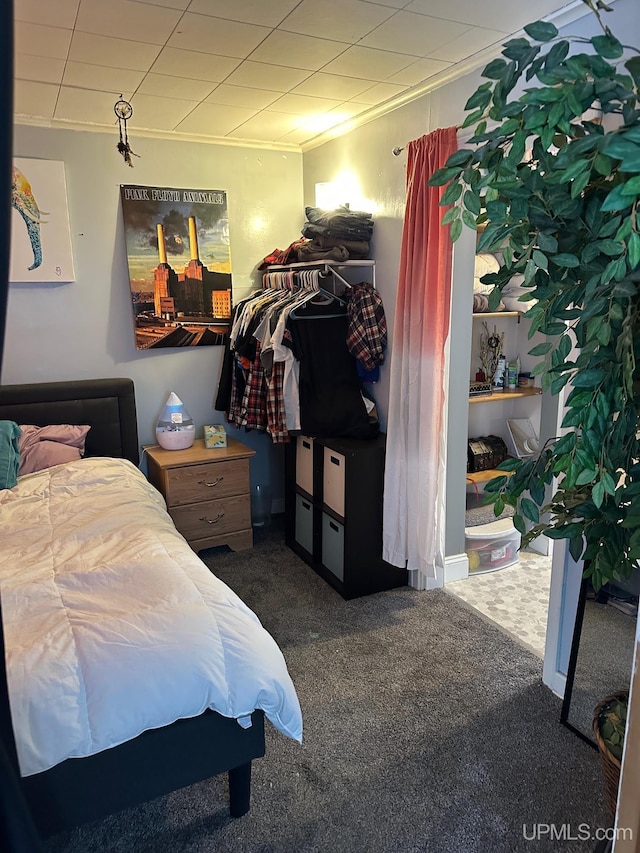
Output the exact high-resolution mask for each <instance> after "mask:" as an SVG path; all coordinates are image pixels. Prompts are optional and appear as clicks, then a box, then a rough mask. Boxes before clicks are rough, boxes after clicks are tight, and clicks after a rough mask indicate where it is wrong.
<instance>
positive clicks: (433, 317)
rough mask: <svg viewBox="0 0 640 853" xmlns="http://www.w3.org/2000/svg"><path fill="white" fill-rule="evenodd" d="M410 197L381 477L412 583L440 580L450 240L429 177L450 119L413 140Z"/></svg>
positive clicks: (394, 548) (395, 557) (386, 535)
mask: <svg viewBox="0 0 640 853" xmlns="http://www.w3.org/2000/svg"><path fill="white" fill-rule="evenodd" d="M407 147H408V161H407V177H406V191H407V201H406V208H405V216H404V227H403V233H402V248H401V256H400V270H399V276H398V294H397V299H396V313H395V323H394V328H393V338H392V350H391V369H390V394H389V417H388V423H387V451H386V464H385V483H384V518H383V557H384V559H385V560H387V561H388V562H389V563H391V564H392V565H394V566H400V567H403V568H404V567H406V568H408V569H409V570H417V575H412V576H411V578H410V580H411V584H412V586H415V587H417V588H419V589H424V588H426V587H431V586H439V585H440V584H441V583H442V570H443V568H444V509H445V507H444V480H445V477H444V474H445V471H444V468H445V463H444V459H445V457H444V450H445V445H444V439H445V436H444V432H445V429H444V428H445V423H444V418H443V412H444V405H445V382H444V380H445V342H446V339H447V335H448V332H449V315H450V295H451V268H452V243H451V240H450V237H449V226H448V225H447V226H444V227H443V226H442V225H441V224H440V222H441V220H442V217H443V215H444V213H445V210H446V208H443V207H440V206H439V204H438V202H439V200H440V197H441V195H442V193H443V192H444V189H445V188H444V187H429V186H427V181H428V179H429V178H430V176H431V175H433V173H434V172H435V171H436V169H439V168H440V167H441V166H443V165H444V164H445V162H446V160H447V158H448V157H449V155H450V154H452V153H453V152H454V151H456V150H457V147H458V145H457V139H456V128H455V127H448V128H445V129H441V130H435V131H434V132H433V133H430V134H428V135H427V136H423V137H421V138H420V139H415V140H413V141H412V142H410V143H409V144H408V146H407Z"/></svg>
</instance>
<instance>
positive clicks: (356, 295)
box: [347, 281, 387, 371]
mask: <svg viewBox="0 0 640 853" xmlns="http://www.w3.org/2000/svg"><path fill="white" fill-rule="evenodd" d="M347 296H348V300H347V315H348V317H349V325H348V329H347V347H348V349H349V352H350V353H351V354H352V355H353V356H354V357H355V358H357V359H358V361H359V362H360V363H361V364H362V366H363V368H364V369H365V370H368V371H371V370H375V368H376V367H379V366H380V365H381V364H382V363H383V362H384V351H385V349H386V346H387V320H386V317H385V314H384V307H383V305H382V298H381V296H380V294H379V293H378V291H377V290H376V289H375V288H374V286H373V285H372V284H369V282H366V281H363V282H360V284H354V285H353V287H352V288H351V290H350V291H349V293H348V294H347Z"/></svg>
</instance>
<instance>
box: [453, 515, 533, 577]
mask: <svg viewBox="0 0 640 853" xmlns="http://www.w3.org/2000/svg"><path fill="white" fill-rule="evenodd" d="M464 537H465V551H466V554H467V557H468V558H469V574H470V575H473V574H480V573H481V572H495V571H497V570H498V569H504V568H506V567H507V566H512V565H514V563H517V562H518V560H519V556H518V549H519V548H520V538H521V537H520V534H519V533H518V531H517V530H516V529H515V527H514V526H513V521H512V520H511V518H500V519H498V520H497V521H492V522H491V523H490V524H479V525H478V526H477V527H465V530H464Z"/></svg>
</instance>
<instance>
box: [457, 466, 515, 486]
mask: <svg viewBox="0 0 640 853" xmlns="http://www.w3.org/2000/svg"><path fill="white" fill-rule="evenodd" d="M510 476H511V472H510V471H498V469H497V468H487V470H486V471H475V472H474V471H467V483H488V482H489V480H493V478H494V477H510Z"/></svg>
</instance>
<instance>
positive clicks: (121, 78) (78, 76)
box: [63, 62, 144, 97]
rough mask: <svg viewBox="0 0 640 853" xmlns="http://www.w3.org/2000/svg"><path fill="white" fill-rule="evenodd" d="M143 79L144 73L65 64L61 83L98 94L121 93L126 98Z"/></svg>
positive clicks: (98, 66) (84, 63)
mask: <svg viewBox="0 0 640 853" xmlns="http://www.w3.org/2000/svg"><path fill="white" fill-rule="evenodd" d="M143 77H144V71H128V70H127V69H125V68H111V67H107V66H105V65H90V64H89V63H87V62H67V67H66V68H65V71H64V79H63V83H64V85H65V86H78V87H79V88H80V89H95V90H96V91H98V92H115V93H116V94H118V93H119V92H122V93H124V95H125V96H127V97H128V96H129V95H131V94H132V93H133V92H135V90H136V88H137V87H138V86H139V85H140V82H141V80H142V78H143Z"/></svg>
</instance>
